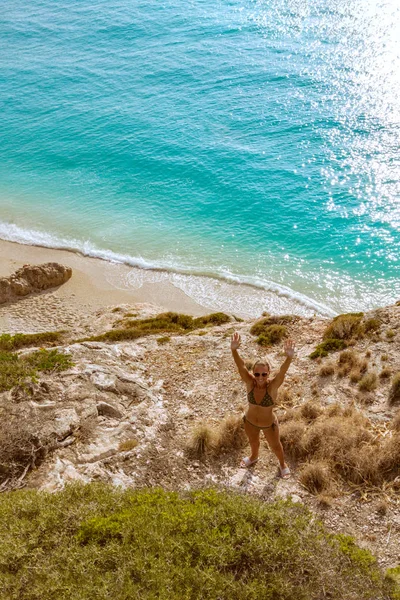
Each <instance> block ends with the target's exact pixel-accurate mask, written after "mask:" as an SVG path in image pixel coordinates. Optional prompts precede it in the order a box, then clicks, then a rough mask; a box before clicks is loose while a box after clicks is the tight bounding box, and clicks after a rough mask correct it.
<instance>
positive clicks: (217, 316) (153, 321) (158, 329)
mask: <svg viewBox="0 0 400 600" xmlns="http://www.w3.org/2000/svg"><path fill="white" fill-rule="evenodd" d="M230 320H231V319H230V317H229V316H228V315H226V314H225V313H221V312H218V313H212V314H210V315H206V316H204V317H196V318H193V317H191V316H190V315H183V314H179V313H174V312H167V313H161V314H159V315H157V316H155V317H149V318H148V319H133V320H132V319H126V318H125V319H121V320H120V321H117V323H116V325H118V327H117V328H114V329H111V330H110V331H107V332H106V333H103V334H101V335H96V336H93V337H90V338H87V340H88V341H114V342H118V341H122V340H136V339H138V338H140V337H144V336H147V335H154V334H162V333H185V332H190V331H193V330H195V329H200V328H203V327H212V326H215V325H223V324H224V323H229V321H230Z"/></svg>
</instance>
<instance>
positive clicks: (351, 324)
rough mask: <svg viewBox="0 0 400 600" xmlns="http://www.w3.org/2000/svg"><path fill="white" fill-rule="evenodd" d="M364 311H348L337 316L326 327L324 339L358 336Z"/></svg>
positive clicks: (343, 338) (342, 338) (345, 338)
mask: <svg viewBox="0 0 400 600" xmlns="http://www.w3.org/2000/svg"><path fill="white" fill-rule="evenodd" d="M363 315H364V313H348V314H344V315H339V316H337V317H335V318H334V319H333V321H332V323H331V324H330V325H329V326H328V327H327V328H326V329H325V331H324V334H323V339H324V340H331V339H339V340H349V339H351V338H352V337H356V336H357V335H358V334H359V333H360V331H361V328H360V324H361V321H362V318H363Z"/></svg>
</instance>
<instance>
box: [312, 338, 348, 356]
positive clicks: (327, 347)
mask: <svg viewBox="0 0 400 600" xmlns="http://www.w3.org/2000/svg"><path fill="white" fill-rule="evenodd" d="M343 348H346V342H345V341H344V340H340V339H334V338H332V339H326V340H325V341H323V342H321V343H320V344H318V346H317V347H316V348H315V350H314V351H313V352H311V354H310V358H319V357H321V358H322V357H324V356H328V354H329V353H330V352H336V351H337V350H343Z"/></svg>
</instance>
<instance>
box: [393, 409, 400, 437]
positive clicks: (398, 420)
mask: <svg viewBox="0 0 400 600" xmlns="http://www.w3.org/2000/svg"><path fill="white" fill-rule="evenodd" d="M391 426H392V429H394V430H395V431H398V432H399V433H400V410H399V411H397V413H396V414H395V416H394V417H393V421H392V423H391Z"/></svg>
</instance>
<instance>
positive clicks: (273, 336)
mask: <svg viewBox="0 0 400 600" xmlns="http://www.w3.org/2000/svg"><path fill="white" fill-rule="evenodd" d="M286 336H287V328H286V327H285V326H284V325H270V326H269V327H267V328H266V329H264V331H263V332H262V333H261V334H260V335H259V336H258V338H257V344H260V346H272V344H277V343H278V342H280V341H281V339H282V338H284V337H286Z"/></svg>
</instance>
